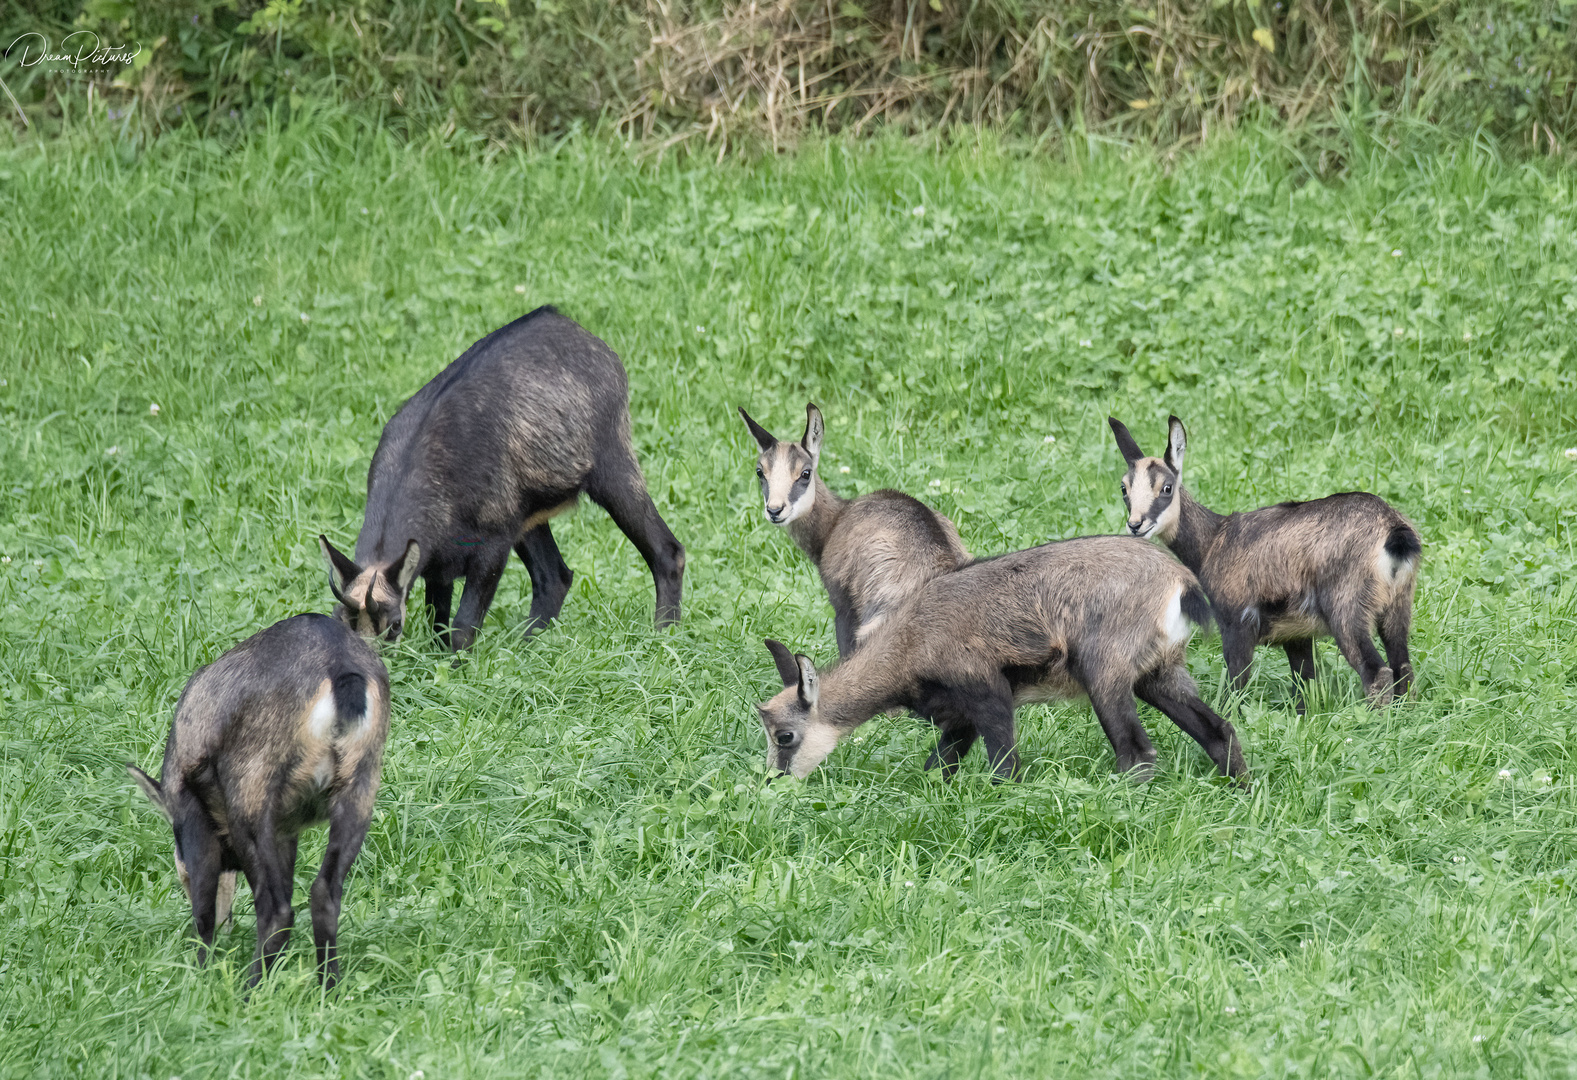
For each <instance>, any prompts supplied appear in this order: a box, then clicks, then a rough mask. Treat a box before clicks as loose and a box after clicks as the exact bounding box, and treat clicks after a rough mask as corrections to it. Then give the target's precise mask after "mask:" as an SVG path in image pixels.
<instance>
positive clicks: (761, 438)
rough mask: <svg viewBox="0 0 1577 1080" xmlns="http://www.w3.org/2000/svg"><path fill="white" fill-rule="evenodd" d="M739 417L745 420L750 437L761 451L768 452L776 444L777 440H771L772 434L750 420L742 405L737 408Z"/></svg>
mask: <svg viewBox="0 0 1577 1080" xmlns="http://www.w3.org/2000/svg"><path fill="white" fill-rule="evenodd" d="M739 415H740V416H743V417H744V418H745V426H746V427H747V428H749V429H750V435H751V437H752V438H753V439H755V440H756V445H757V446H759V447H761V449H762V450H763V451H766V450H770V449H772V448H773V447H774V446H776V445H777V444H778V441H777V439H775V438H773V436H772V432H770V431H768V430H767V429H766V428H764V427H762V426H761V425H760V424H758V423H756V422H755V421H754V420H752V419H751V418H750V414H749V413H747V412H746V411H745V407H744V406H743V405H741V406H740V407H739Z"/></svg>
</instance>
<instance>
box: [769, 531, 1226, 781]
mask: <svg viewBox="0 0 1577 1080" xmlns="http://www.w3.org/2000/svg"><path fill="white" fill-rule="evenodd" d="M1209 619H1210V605H1209V602H1208V601H1207V600H1206V599H1205V594H1204V592H1203V590H1201V589H1200V587H1199V582H1198V580H1197V579H1195V577H1194V575H1193V574H1191V573H1189V572H1188V571H1187V570H1186V569H1185V568H1184V567H1182V566H1180V565H1178V563H1177V561H1176V560H1174V559H1171V558H1169V557H1167V556H1166V555H1165V554H1163V553H1162V552H1160V551H1158V550H1157V549H1155V548H1153V547H1151V546H1149V545H1147V544H1140V543H1136V542H1135V541H1133V540H1127V539H1124V538H1122V537H1116V536H1093V537H1092V536H1086V537H1080V538H1078V539H1075V540H1063V541H1059V542H1057V543H1053V544H1045V545H1042V546H1041V547H1037V548H1030V549H1029V550H1028V551H1016V552H1013V553H1012V554H1010V555H1001V556H997V557H995V558H991V559H984V560H981V561H980V562H976V563H973V564H971V565H969V566H966V567H963V568H962V569H960V570H956V571H954V572H953V573H950V574H943V575H941V576H940V577H936V578H933V579H932V580H931V581H928V582H926V583H925V585H923V586H922V587H921V588H920V589H919V590H918V591H917V592H916V593H915V594H914V596H913V597H911V598H910V600H909V601H908V602H907V603H906V604H905V605H904V606H903V607H902V608H900V609H899V610H898V611H897V612H895V613H894V614H893V615H892V616H891V617H889V618H888V620H887V622H886V623H885V624H884V625H883V626H882V627H881V628H880V629H879V630H877V631H876V632H875V633H873V634H872V635H871V636H870V637H869V638H868V639H867V640H866V641H865V643H864V644H863V645H861V646H860V648H859V650H858V651H856V652H855V654H854V655H853V656H851V657H849V659H847V660H845V661H843V662H842V663H840V664H839V665H838V666H837V667H834V668H831V669H830V670H828V671H827V672H825V673H824V674H819V675H818V674H817V671H816V668H815V666H814V665H813V664H812V663H811V661H810V659H809V658H808V657H805V656H797V655H791V654H790V652H789V650H788V649H787V648H785V647H784V646H783V645H781V644H779V643H778V642H776V641H768V642H767V648H768V650H770V651H771V653H772V658H773V660H775V661H776V662H777V668H778V674H779V675H780V676H782V679H783V692H782V693H780V694H778V695H777V696H776V697H774V698H773V699H772V700H771V701H768V702H766V703H765V704H763V705H761V706H759V707H758V708H759V712H760V714H761V723H762V725H763V726H764V727H765V728H766V732H767V765H768V767H769V768H772V769H779V770H781V771H783V772H788V773H793V774H794V775H795V776H799V777H804V776H806V775H808V774H809V773H810V771H811V770H812V769H814V768H815V767H816V765H817V764H818V763H819V762H820V761H821V760H822V759H823V758H825V757H826V756H827V755H828V753H830V752H831V751H832V748H833V747H834V746H836V745H837V743H838V740H840V739H842V738H843V737H844V736H845V735H847V734H848V733H849V732H851V731H853V730H854V729H855V728H857V727H859V726H860V725H861V724H863V723H864V722H865V721H866V720H869V719H870V718H871V717H872V716H875V715H876V714H877V713H879V712H884V711H886V710H888V709H891V708H893V707H895V706H906V707H908V708H910V709H912V710H914V712H916V713H917V714H919V715H920V716H923V717H926V718H927V719H929V720H930V721H931V722H932V723H934V724H935V725H936V726H937V727H938V728H939V729H940V733H939V735H938V738H937V743H936V749H935V750H934V751H933V752H932V753H931V756H930V759H929V760H928V761H927V762H926V765H925V767H926V768H928V769H930V768H934V767H936V766H941V767H942V768H943V770H945V772H946V773H947V774H949V775H950V774H951V773H952V772H953V771H954V770H955V769H956V768H957V767H958V762H959V760H960V759H961V758H962V757H963V756H964V755H965V754H966V753H968V751H969V748H970V747H971V746H972V745H974V743H975V740H976V739H977V738H978V739H979V740H980V741H981V742H983V743H984V744H985V751H986V757H987V759H988V760H989V761H990V763H991V766H992V768H993V769H994V770H995V771H996V775H997V777H999V778H1008V777H1012V776H1013V775H1014V774H1015V773H1016V772H1017V771H1018V753H1017V750H1016V749H1015V738H1014V727H1013V710H1014V708H1015V706H1017V705H1019V704H1021V703H1023V702H1026V701H1044V700H1047V699H1049V698H1054V697H1075V696H1078V695H1080V694H1087V695H1088V696H1089V699H1090V704H1091V705H1093V706H1094V707H1095V716H1096V718H1097V719H1098V720H1099V721H1100V723H1101V727H1102V728H1103V729H1104V730H1105V732H1106V737H1107V739H1109V740H1110V741H1111V744H1112V750H1113V751H1115V752H1116V755H1117V770H1118V771H1119V772H1124V773H1128V772H1132V773H1133V774H1134V776H1135V778H1136V779H1148V778H1149V775H1150V773H1151V771H1152V767H1153V763H1154V761H1155V756H1156V755H1155V749H1154V748H1153V747H1152V746H1151V745H1150V738H1149V736H1148V735H1147V734H1146V733H1145V730H1144V727H1143V725H1142V724H1140V722H1139V711H1138V708H1137V707H1136V706H1135V704H1134V696H1135V695H1136V694H1137V695H1138V696H1139V698H1141V699H1142V700H1144V701H1147V702H1149V703H1150V704H1151V705H1153V706H1155V707H1156V708H1157V709H1159V710H1160V711H1161V712H1163V713H1165V714H1166V715H1167V716H1168V717H1170V718H1171V720H1172V722H1173V723H1175V724H1176V725H1177V726H1178V727H1180V728H1181V729H1182V730H1183V731H1185V732H1187V733H1188V734H1189V735H1190V736H1192V737H1193V738H1194V739H1195V740H1196V741H1197V742H1198V743H1199V745H1200V746H1202V747H1203V748H1204V750H1205V753H1207V754H1209V755H1210V760H1211V761H1213V762H1215V764H1216V767H1217V768H1218V769H1220V770H1221V771H1222V772H1223V773H1225V774H1226V775H1228V776H1230V777H1233V778H1236V779H1238V780H1239V781H1243V780H1245V779H1246V770H1245V769H1244V765H1243V752H1242V749H1241V748H1240V747H1239V746H1238V741H1237V735H1236V734H1235V733H1234V732H1233V730H1232V725H1231V724H1229V723H1228V722H1227V721H1226V720H1223V719H1222V718H1221V717H1220V716H1218V715H1216V714H1215V713H1214V712H1213V711H1211V709H1210V707H1209V706H1208V705H1206V704H1205V703H1204V702H1203V701H1201V700H1200V699H1199V694H1198V691H1197V690H1196V689H1195V687H1194V681H1193V679H1192V678H1190V677H1189V674H1188V667H1187V665H1186V663H1185V650H1186V646H1187V642H1188V638H1189V634H1190V633H1191V631H1192V629H1193V627H1194V626H1196V625H1202V624H1204V623H1207V622H1208V621H1209Z"/></svg>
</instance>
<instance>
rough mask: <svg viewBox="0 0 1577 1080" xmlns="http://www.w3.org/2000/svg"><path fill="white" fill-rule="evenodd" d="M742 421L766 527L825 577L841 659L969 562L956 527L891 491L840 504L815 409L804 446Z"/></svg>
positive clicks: (808, 411)
mask: <svg viewBox="0 0 1577 1080" xmlns="http://www.w3.org/2000/svg"><path fill="white" fill-rule="evenodd" d="M739 415H740V416H742V417H744V420H745V425H746V426H747V427H749V429H750V434H751V436H752V437H754V438H755V440H756V445H757V446H758V447H760V450H761V453H760V455H759V456H758V457H757V458H756V477H757V478H758V479H759V480H760V482H761V497H762V501H763V503H764V508H765V513H766V516H767V520H768V521H770V522H772V523H773V524H774V525H781V526H783V527H784V528H786V529H787V530H788V534H789V536H790V537H792V538H793V540H794V543H795V544H796V545H798V547H799V549H800V550H801V551H803V552H804V553H805V554H806V555H808V556H809V557H810V561H811V562H813V563H815V564H816V569H817V570H818V571H820V573H821V583H822V585H823V586H825V587H826V589H827V597H828V599H829V600H831V602H832V611H833V623H834V628H835V630H836V633H837V638H838V655H839V656H840V657H843V658H847V657H848V656H849V655H850V654H851V653H853V652H854V650H855V649H856V648H858V647H859V646H860V644H861V643H862V642H864V641H865V640H866V638H867V637H869V636H870V635H871V634H872V633H874V632H875V631H876V629H877V628H878V627H880V626H881V625H882V623H883V622H884V621H885V620H886V619H887V618H888V617H889V616H890V615H891V614H892V613H893V612H895V611H897V610H898V608H899V607H900V606H902V604H903V603H904V601H906V600H908V599H909V597H911V596H913V595H914V593H915V592H916V591H917V590H918V589H919V588H920V587H921V586H922V585H924V584H925V583H926V582H928V581H930V580H931V579H932V578H934V577H936V576H938V575H940V574H945V573H947V572H949V571H951V570H956V569H957V568H958V567H960V566H963V565H965V564H966V563H968V562H969V552H967V551H965V550H964V545H963V543H962V541H960V540H959V538H958V530H957V529H956V528H954V527H953V523H952V522H951V521H949V520H948V519H947V517H946V516H945V515H943V514H939V513H937V512H936V511H935V510H932V509H931V508H930V507H929V506H926V505H925V504H924V503H923V502H920V501H919V500H918V499H914V498H911V497H910V496H908V495H905V494H904V493H903V492H901V491H889V490H882V491H873V492H870V493H869V494H866V495H861V496H859V497H858V498H854V499H843V498H839V497H838V496H837V495H835V494H834V493H833V492H832V490H831V489H830V488H828V487H827V485H826V484H825V483H823V482H822V479H821V475H820V472H819V471H818V468H817V466H818V464H819V463H820V461H821V445H822V438H823V436H824V434H825V430H826V429H825V424H824V423H823V421H822V417H821V410H819V409H817V408H816V406H815V405H806V406H805V434H804V436H803V437H802V438H801V439H800V441H799V442H785V441H783V440H780V439H777V438H775V437H774V436H773V435H772V434H771V433H770V432H769V431H767V430H766V429H765V428H763V427H762V426H761V425H760V424H758V423H756V422H755V421H754V420H752V419H751V418H750V414H749V413H747V412H745V410H744V409H743V408H741V409H740V410H739Z"/></svg>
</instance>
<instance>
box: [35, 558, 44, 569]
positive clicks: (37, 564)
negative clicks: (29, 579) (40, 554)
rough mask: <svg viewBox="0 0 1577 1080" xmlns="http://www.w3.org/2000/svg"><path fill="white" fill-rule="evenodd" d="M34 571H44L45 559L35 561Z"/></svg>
mask: <svg viewBox="0 0 1577 1080" xmlns="http://www.w3.org/2000/svg"><path fill="white" fill-rule="evenodd" d="M33 569H34V570H42V569H44V560H43V559H34V560H33Z"/></svg>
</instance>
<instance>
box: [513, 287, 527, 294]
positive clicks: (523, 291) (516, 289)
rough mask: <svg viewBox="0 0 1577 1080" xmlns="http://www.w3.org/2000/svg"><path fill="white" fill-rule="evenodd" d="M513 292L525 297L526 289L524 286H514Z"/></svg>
mask: <svg viewBox="0 0 1577 1080" xmlns="http://www.w3.org/2000/svg"><path fill="white" fill-rule="evenodd" d="M515 291H516V292H517V293H519V294H520V295H521V296H524V295H526V287H525V286H524V285H516V286H515Z"/></svg>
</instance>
